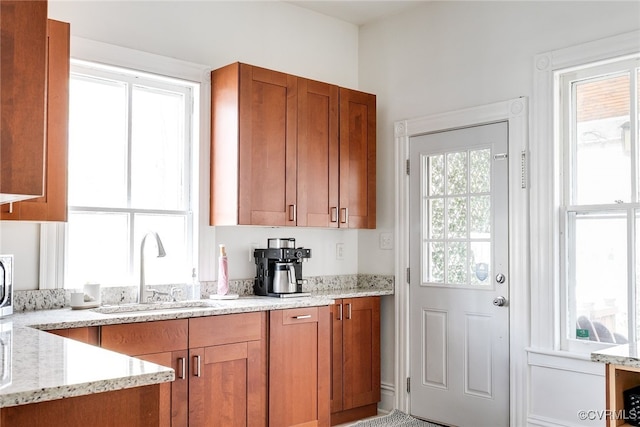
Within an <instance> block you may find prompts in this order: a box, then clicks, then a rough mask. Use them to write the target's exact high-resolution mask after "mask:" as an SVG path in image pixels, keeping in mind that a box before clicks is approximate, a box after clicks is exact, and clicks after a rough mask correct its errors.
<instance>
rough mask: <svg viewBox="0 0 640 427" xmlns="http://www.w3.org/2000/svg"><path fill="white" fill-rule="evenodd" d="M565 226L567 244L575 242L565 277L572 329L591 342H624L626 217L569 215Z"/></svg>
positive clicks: (626, 311)
mask: <svg viewBox="0 0 640 427" xmlns="http://www.w3.org/2000/svg"><path fill="white" fill-rule="evenodd" d="M568 223H569V230H570V232H569V234H570V235H569V241H570V242H575V243H574V247H573V248H570V251H569V256H570V260H569V261H570V262H569V270H570V271H569V272H568V273H569V276H570V282H573V284H574V286H575V302H574V304H575V305H574V308H575V310H574V312H575V313H576V323H577V325H576V329H582V330H584V329H587V330H588V331H589V337H588V338H589V339H590V340H592V341H601V342H611V343H614V342H618V343H620V342H626V340H627V336H628V308H627V307H628V299H627V289H628V288H627V236H628V230H627V218H626V215H625V214H624V213H588V214H587V213H579V214H576V213H571V214H569V221H568ZM571 234H574V236H573V237H574V238H571V237H572V236H571ZM572 259H573V262H571V260H572ZM583 338H586V337H583Z"/></svg>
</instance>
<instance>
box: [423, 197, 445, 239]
mask: <svg viewBox="0 0 640 427" xmlns="http://www.w3.org/2000/svg"><path fill="white" fill-rule="evenodd" d="M428 203H429V216H428V217H427V218H428V219H429V224H425V225H426V227H425V230H429V237H430V238H432V239H442V238H443V237H444V200H443V199H432V200H429V201H428Z"/></svg>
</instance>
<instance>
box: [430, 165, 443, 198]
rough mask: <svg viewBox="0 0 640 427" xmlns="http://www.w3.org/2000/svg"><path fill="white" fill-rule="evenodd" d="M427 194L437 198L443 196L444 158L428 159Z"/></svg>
mask: <svg viewBox="0 0 640 427" xmlns="http://www.w3.org/2000/svg"><path fill="white" fill-rule="evenodd" d="M429 174H430V178H431V179H430V180H429V194H430V195H432V196H438V195H442V194H444V156H443V155H437V156H430V157H429Z"/></svg>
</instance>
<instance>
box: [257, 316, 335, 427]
mask: <svg viewBox="0 0 640 427" xmlns="http://www.w3.org/2000/svg"><path fill="white" fill-rule="evenodd" d="M329 369H330V333H329V307H328V306H325V307H305V308H295V309H289V310H275V311H271V312H270V323H269V426H273V427H282V426H305V427H312V426H328V425H329V422H330V414H329V409H330V407H329V383H330V381H329V376H330V372H329Z"/></svg>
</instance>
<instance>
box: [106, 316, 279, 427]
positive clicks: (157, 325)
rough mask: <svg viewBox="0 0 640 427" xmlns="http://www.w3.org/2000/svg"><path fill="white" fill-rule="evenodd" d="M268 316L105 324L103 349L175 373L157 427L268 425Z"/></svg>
mask: <svg viewBox="0 0 640 427" xmlns="http://www.w3.org/2000/svg"><path fill="white" fill-rule="evenodd" d="M266 316H267V315H266V313H264V312H257V313H242V314H228V315H222V316H209V317H196V318H191V319H178V320H163V321H155V322H143V323H130V324H123V325H108V326H103V327H102V333H101V342H102V347H103V348H107V349H110V350H114V351H117V352H119V353H124V354H127V355H130V356H135V357H139V358H141V359H144V360H147V361H149V362H154V363H157V364H160V365H163V366H170V367H172V368H173V369H174V370H175V373H176V379H175V381H173V382H172V383H164V384H161V385H160V425H161V426H172V427H177V426H181V427H182V426H187V425H188V426H191V427H197V426H211V427H217V426H220V427H223V426H266V425H267V424H266V420H267V375H266V366H267V365H266V364H267V359H266V358H267V350H266V333H267V326H266Z"/></svg>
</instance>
